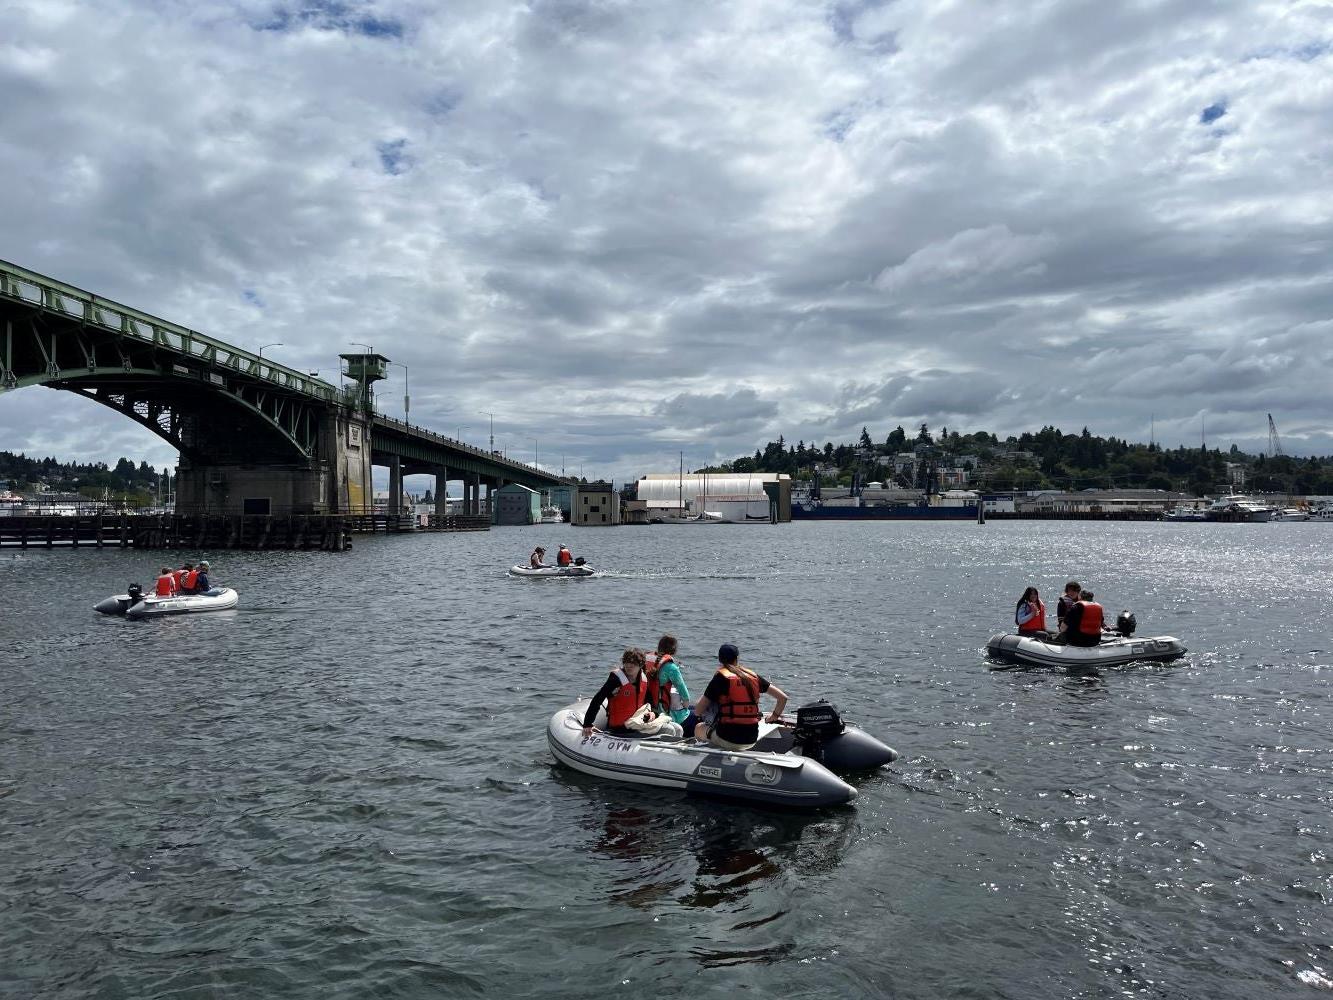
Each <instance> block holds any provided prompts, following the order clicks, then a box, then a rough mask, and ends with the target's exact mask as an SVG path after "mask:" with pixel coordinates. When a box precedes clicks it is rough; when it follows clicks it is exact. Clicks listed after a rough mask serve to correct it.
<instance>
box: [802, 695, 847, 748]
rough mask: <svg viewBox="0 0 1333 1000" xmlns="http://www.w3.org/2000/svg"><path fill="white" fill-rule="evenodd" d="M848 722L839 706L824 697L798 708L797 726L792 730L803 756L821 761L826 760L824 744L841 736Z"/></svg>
mask: <svg viewBox="0 0 1333 1000" xmlns="http://www.w3.org/2000/svg"><path fill="white" fill-rule="evenodd" d="M846 728H847V725H846V723H844V722H843V721H842V715H841V713H840V712H839V711H838V707H837V706H836V705H834V704H832V703H831V702H829V701H826V700H825V699H823V698H820V699H819V701H813V702H811V703H810V704H809V705H802V706H801V707H800V708H798V709H797V710H796V728H795V729H794V730H793V731H792V736H793V737H794V738H795V740H796V743H797V745H799V746H800V748H801V756H802V757H809V758H810V759H811V760H817V761H820V762H821V763H822V762H823V760H824V745H825V744H826V743H827V742H828V741H829V740H832V739H834V738H835V737H838V736H841V735H842V732H843V730H844V729H846Z"/></svg>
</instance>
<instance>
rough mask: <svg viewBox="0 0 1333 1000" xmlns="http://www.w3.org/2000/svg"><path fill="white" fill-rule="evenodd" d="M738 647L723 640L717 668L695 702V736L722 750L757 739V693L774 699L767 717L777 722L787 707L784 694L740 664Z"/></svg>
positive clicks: (745, 746)
mask: <svg viewBox="0 0 1333 1000" xmlns="http://www.w3.org/2000/svg"><path fill="white" fill-rule="evenodd" d="M739 660H740V650H738V649H737V648H736V647H735V646H733V645H732V644H731V643H729V642H728V643H724V644H723V645H722V646H721V647H720V648H719V649H718V651H717V671H716V673H714V674H713V679H712V680H710V681H709V682H708V687H707V688H705V689H704V693H703V697H702V698H700V699H699V701H698V703H697V704H696V705H695V706H694V714H695V715H696V716H698V719H699V721H698V723H697V724H696V725H695V727H694V738H695V739H696V740H701V741H707V742H708V743H710V744H711V745H713V746H715V747H719V748H720V749H723V750H748V749H750V747H752V746H754V745H755V744H756V743H758V742H759V719H760V712H759V696H760V695H761V694H765V693H767V694H770V695H772V696H773V698H774V699H775V700H776V701H777V704H776V705H774V706H773V711H772V712H771V713H769V716H768V721H769V722H777V721H778V720H779V719H781V717H782V710H783V709H784V708H786V707H787V695H786V694H785V693H784V692H783V691H782V689H781V688H779V687H778V686H777V685H776V684H770V683H769V682H768V680H767V679H766V678H764V677H761V676H759V675H758V674H756V673H755V672H754V671H753V670H751V669H750V668H749V667H744V666H742V665H741V664H740V663H739V662H738V661H739Z"/></svg>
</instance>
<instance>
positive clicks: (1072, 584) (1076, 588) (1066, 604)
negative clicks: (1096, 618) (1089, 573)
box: [1055, 580, 1083, 632]
mask: <svg viewBox="0 0 1333 1000" xmlns="http://www.w3.org/2000/svg"><path fill="white" fill-rule="evenodd" d="M1082 590H1083V587H1082V586H1081V585H1080V584H1079V582H1078V581H1077V580H1070V581H1069V582H1068V583H1066V584H1065V592H1064V593H1063V594H1062V595H1060V601H1059V603H1058V604H1056V606H1055V627H1056V629H1057V630H1058V631H1060V632H1063V631H1064V630H1065V616H1066V615H1068V614H1069V609H1070V608H1072V607H1073V606H1074V604H1075V603H1076V602H1077V601H1078V595H1079V593H1080V592H1081V591H1082Z"/></svg>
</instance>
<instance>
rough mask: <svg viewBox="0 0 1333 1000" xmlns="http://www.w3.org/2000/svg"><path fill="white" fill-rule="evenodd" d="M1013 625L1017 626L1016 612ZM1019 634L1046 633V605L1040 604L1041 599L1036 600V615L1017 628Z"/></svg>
mask: <svg viewBox="0 0 1333 1000" xmlns="http://www.w3.org/2000/svg"><path fill="white" fill-rule="evenodd" d="M1014 624H1015V625H1018V612H1017V611H1015V612H1014ZM1018 631H1020V632H1045V631H1046V605H1045V604H1044V603H1042V600H1041V598H1040V597H1039V598H1037V613H1036V614H1035V615H1033V616H1032V617H1031V618H1029V619H1028V620H1027V621H1025V622H1024V623H1023V624H1022V625H1019V626H1018Z"/></svg>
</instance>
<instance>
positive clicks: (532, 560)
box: [528, 545, 546, 569]
mask: <svg viewBox="0 0 1333 1000" xmlns="http://www.w3.org/2000/svg"><path fill="white" fill-rule="evenodd" d="M545 558H546V550H545V549H544V548H542V547H541V546H540V545H538V546H537V547H536V548H535V549H533V550H532V555H530V556H528V568H529V569H541V568H543V567H544V566H545V565H546V563H545V562H543V560H544V559H545Z"/></svg>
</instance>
